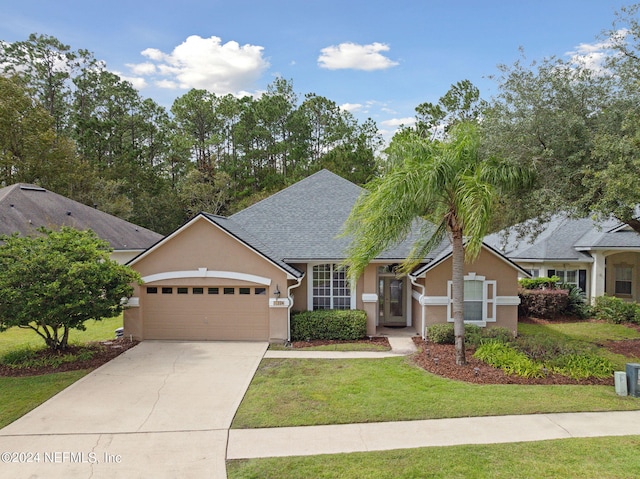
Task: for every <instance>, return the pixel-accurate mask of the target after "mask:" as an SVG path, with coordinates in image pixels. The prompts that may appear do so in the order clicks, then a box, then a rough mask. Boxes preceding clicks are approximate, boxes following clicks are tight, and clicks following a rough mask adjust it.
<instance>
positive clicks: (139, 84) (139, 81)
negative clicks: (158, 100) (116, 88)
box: [116, 73, 149, 90]
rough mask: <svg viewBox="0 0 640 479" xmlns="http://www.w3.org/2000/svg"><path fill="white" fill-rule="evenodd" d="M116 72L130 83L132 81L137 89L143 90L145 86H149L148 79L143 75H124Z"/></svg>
mask: <svg viewBox="0 0 640 479" xmlns="http://www.w3.org/2000/svg"><path fill="white" fill-rule="evenodd" d="M116 74H117V75H118V76H119V77H120V78H121V79H122V80H124V81H128V82H129V83H131V85H132V86H133V88H135V89H136V90H142V89H143V88H146V87H147V86H149V85H148V83H147V80H145V79H144V78H142V77H132V76H127V75H123V74H122V73H116Z"/></svg>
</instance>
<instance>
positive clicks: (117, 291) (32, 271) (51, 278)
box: [0, 227, 140, 350]
mask: <svg viewBox="0 0 640 479" xmlns="http://www.w3.org/2000/svg"><path fill="white" fill-rule="evenodd" d="M39 231H40V233H41V234H39V235H36V236H29V237H24V236H19V235H18V234H15V235H12V236H0V240H1V241H2V242H3V243H4V244H3V245H2V246H0V331H5V330H6V329H8V328H10V327H13V326H17V327H19V328H25V329H27V328H28V329H32V330H34V331H35V332H36V333H37V334H38V335H40V336H41V337H42V338H43V339H44V341H45V342H46V344H47V346H48V347H49V348H51V349H56V350H62V349H66V347H67V344H68V339H69V330H70V329H72V328H73V329H78V330H85V326H84V323H85V321H87V320H89V319H93V320H96V321H99V320H101V319H103V318H111V317H114V316H117V315H118V314H120V312H121V311H122V309H123V308H124V305H123V302H122V298H125V297H128V296H131V294H132V293H133V288H132V286H131V284H132V283H134V282H137V281H140V276H139V275H138V273H136V272H135V271H134V270H132V269H131V268H129V267H128V266H124V265H121V264H119V263H117V262H116V261H113V260H112V259H110V257H109V254H110V252H111V249H110V247H109V244H108V243H107V242H106V241H104V240H102V239H100V238H98V237H97V236H96V234H95V233H93V232H92V231H78V230H76V229H73V228H69V227H62V228H61V229H60V230H58V231H52V230H48V229H45V228H42V229H40V230H39Z"/></svg>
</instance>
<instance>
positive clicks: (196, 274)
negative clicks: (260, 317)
mask: <svg viewBox="0 0 640 479" xmlns="http://www.w3.org/2000/svg"><path fill="white" fill-rule="evenodd" d="M181 278H222V279H237V280H239V281H248V282H251V283H256V284H263V285H265V286H270V285H271V278H265V277H263V276H256V275H254V274H247V273H239V272H237V271H208V270H207V268H198V269H197V270H190V271H167V272H164V273H156V274H151V275H149V276H145V277H143V278H142V281H143V282H145V283H153V282H155V281H163V280H167V279H181Z"/></svg>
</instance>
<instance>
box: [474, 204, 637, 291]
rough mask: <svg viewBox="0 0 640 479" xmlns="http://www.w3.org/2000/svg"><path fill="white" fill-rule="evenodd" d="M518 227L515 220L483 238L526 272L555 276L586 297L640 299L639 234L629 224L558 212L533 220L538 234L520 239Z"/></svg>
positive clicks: (520, 226) (532, 274) (519, 226)
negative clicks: (545, 220) (571, 216)
mask: <svg viewBox="0 0 640 479" xmlns="http://www.w3.org/2000/svg"><path fill="white" fill-rule="evenodd" d="M522 230H523V229H522V225H517V226H515V227H513V228H509V229H507V230H505V231H502V232H499V233H495V234H493V235H490V236H488V237H487V238H486V239H485V242H487V243H488V244H490V245H491V246H492V247H493V248H495V249H497V250H498V251H500V252H501V253H502V254H504V255H505V256H506V257H507V258H509V259H510V260H511V261H513V262H515V263H516V264H518V265H519V266H520V267H522V268H523V269H525V270H526V271H527V272H528V273H529V274H530V275H531V276H534V277H538V276H548V277H550V276H553V275H555V276H558V277H559V278H560V280H561V281H563V282H565V283H569V284H573V285H576V286H578V287H580V289H582V291H583V292H584V293H585V294H586V296H587V298H588V299H589V300H593V299H594V298H596V297H598V296H602V295H603V294H608V295H610V296H617V297H619V298H623V299H626V300H629V301H638V300H639V299H640V234H638V233H637V232H636V231H634V230H633V229H631V227H629V226H628V225H626V224H622V223H620V221H618V220H615V219H611V220H607V221H596V220H593V219H591V218H579V219H575V218H570V217H569V216H567V215H566V214H557V215H554V216H553V217H552V218H551V219H550V220H549V221H548V222H545V223H544V224H541V225H537V227H536V230H537V231H539V232H540V233H539V234H537V235H536V234H531V233H529V234H526V235H525V236H524V237H523V238H520V237H519V235H518V231H522ZM525 231H526V230H525Z"/></svg>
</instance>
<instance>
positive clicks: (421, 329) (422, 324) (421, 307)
mask: <svg viewBox="0 0 640 479" xmlns="http://www.w3.org/2000/svg"><path fill="white" fill-rule="evenodd" d="M408 276H409V281H411V284H412V285H413V286H417V287H418V288H420V289H421V290H422V294H421V295H420V299H419V302H420V317H421V319H422V321H420V322H421V327H420V336H421V337H422V339H426V338H425V335H424V308H425V306H424V303H423V302H422V299H423V298H424V294H425V292H426V288H425V286H424V285H422V284H419V283H416V282H415V280H416V279H417V278H414V277H413V276H412V275H408Z"/></svg>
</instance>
